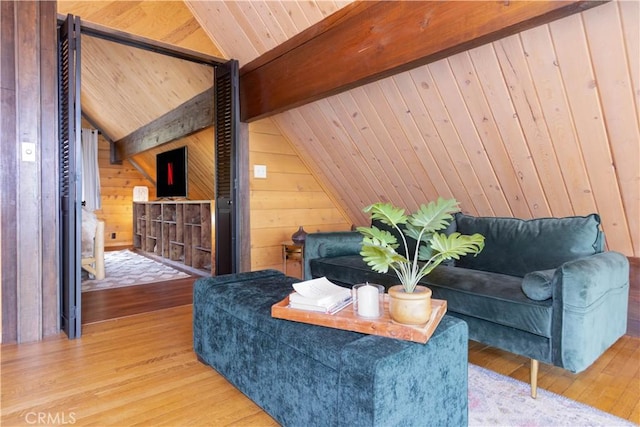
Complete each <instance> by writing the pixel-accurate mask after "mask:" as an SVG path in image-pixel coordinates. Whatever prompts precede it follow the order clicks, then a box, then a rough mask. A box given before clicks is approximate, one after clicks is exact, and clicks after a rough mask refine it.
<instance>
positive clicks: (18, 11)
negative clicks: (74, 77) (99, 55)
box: [0, 2, 59, 343]
mask: <svg viewBox="0 0 640 427" xmlns="http://www.w3.org/2000/svg"><path fill="white" fill-rule="evenodd" d="M55 14H56V7H55V3H52V2H42V3H41V2H3V3H2V5H1V6H0V22H1V23H2V25H1V26H2V29H1V30H0V31H1V33H2V37H1V42H0V50H1V53H2V61H1V62H0V90H1V95H0V103H1V104H2V119H1V121H0V129H1V133H2V174H3V176H2V180H1V183H2V187H3V188H2V189H1V191H0V192H1V193H2V211H1V212H2V214H1V216H2V221H0V223H1V231H0V235H1V236H2V250H1V253H0V259H1V263H2V265H1V267H0V272H2V273H1V277H2V294H1V302H2V318H1V320H2V322H1V324H2V342H3V343H5V342H15V341H17V342H29V341H37V340H40V339H42V338H43V337H46V336H50V335H52V334H55V333H57V332H58V327H59V326H58V322H59V317H58V310H57V308H58V303H59V297H58V261H59V259H58V252H59V249H58V238H57V237H58V236H57V222H56V218H57V208H58V204H57V193H58V189H57V178H56V171H57V166H56V165H57V162H56V157H55V154H54V153H57V147H58V141H57V133H56V129H57V120H56V117H57V116H56V110H57V106H56V105H57V79H56V65H55V64H56V58H57V50H56V47H55V45H56V26H55V22H56V21H55ZM23 143H32V144H33V145H34V148H35V160H34V161H27V160H26V159H24V158H22V155H21V149H22V144H23Z"/></svg>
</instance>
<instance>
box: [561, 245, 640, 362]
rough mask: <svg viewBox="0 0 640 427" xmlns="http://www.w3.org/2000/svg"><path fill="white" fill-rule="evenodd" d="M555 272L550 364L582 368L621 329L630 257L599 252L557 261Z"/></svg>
mask: <svg viewBox="0 0 640 427" xmlns="http://www.w3.org/2000/svg"><path fill="white" fill-rule="evenodd" d="M555 276H556V277H555V278H554V282H555V283H554V290H553V305H554V308H553V311H554V315H553V316H554V319H553V323H554V324H553V327H552V329H553V331H552V334H553V336H554V338H553V339H554V344H553V348H554V354H553V358H554V364H557V365H558V366H562V367H564V368H566V369H568V370H570V371H572V372H580V371H582V370H584V369H586V368H587V367H588V366H589V365H591V363H593V362H594V361H595V360H596V359H597V358H598V357H599V356H600V355H601V354H602V353H603V352H604V351H605V350H606V349H607V348H608V347H609V346H610V345H611V344H613V343H614V342H615V341H616V340H617V339H618V338H620V337H621V336H622V335H624V334H625V332H626V329H627V309H628V305H629V260H628V259H627V257H625V256H624V255H623V254H620V253H618V252H613V251H609V252H602V253H598V254H595V255H591V256H588V257H584V258H580V259H577V260H573V261H569V262H566V263H564V264H563V265H562V266H560V267H559V269H558V271H557V272H556V275H555Z"/></svg>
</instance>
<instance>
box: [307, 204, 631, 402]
mask: <svg viewBox="0 0 640 427" xmlns="http://www.w3.org/2000/svg"><path fill="white" fill-rule="evenodd" d="M378 225H380V224H378ZM380 226H382V225H380ZM453 231H458V232H460V233H462V234H473V233H481V234H483V235H484V236H485V247H484V249H483V251H482V252H481V253H480V254H478V255H477V256H475V257H474V256H466V257H463V258H461V259H460V260H459V261H455V263H451V264H448V265H440V266H438V267H437V268H436V269H435V270H434V271H433V272H432V273H431V274H429V275H428V276H426V277H425V278H424V279H423V280H422V284H424V285H426V286H428V287H429V288H431V290H432V291H433V297H434V298H437V299H444V300H447V305H448V313H449V314H451V315H453V316H456V317H458V318H460V319H462V320H464V321H465V322H467V324H468V326H469V337H470V339H472V340H475V341H479V342H482V343H485V344H487V345H490V346H493V347H497V348H500V349H503V350H506V351H509V352H512V353H516V354H519V355H522V356H526V357H528V358H530V359H531V392H532V396H533V397H535V396H536V385H537V383H536V378H537V370H538V361H542V362H544V363H549V364H552V365H555V366H559V367H562V368H565V369H567V370H569V371H571V372H580V371H582V370H584V369H586V368H587V367H588V366H589V365H591V364H592V363H593V362H594V361H595V360H596V359H597V358H598V357H599V356H600V355H601V354H602V353H603V352H604V351H605V350H606V349H607V348H608V347H609V346H611V345H612V344H613V343H614V342H615V341H616V340H617V339H618V338H620V337H621V336H622V335H624V333H625V332H626V323H627V307H628V297H629V263H628V259H627V258H626V257H625V256H624V255H622V254H620V253H617V252H613V251H604V235H603V233H602V231H601V227H600V217H599V216H598V215H597V214H591V215H588V216H583V217H567V218H542V219H533V220H521V219H516V218H495V217H474V216H469V215H465V214H462V213H458V214H456V216H455V219H454V221H453V222H452V224H451V227H450V228H449V229H448V230H447V232H448V233H450V232H453ZM361 242H362V236H361V235H360V234H359V233H358V232H329V233H312V234H309V235H308V236H307V238H306V242H305V246H304V262H305V268H304V271H305V278H306V279H310V278H312V277H322V276H326V277H327V278H328V279H329V280H331V281H332V282H334V283H337V284H341V285H344V286H351V285H354V284H357V283H363V282H365V281H368V282H372V283H378V284H381V285H384V286H385V287H387V288H388V287H389V286H392V285H394V284H397V277H396V275H395V274H394V272H393V271H390V272H389V273H387V274H379V273H375V272H374V271H372V270H371V268H370V267H369V266H368V265H366V264H365V263H364V262H363V261H362V257H361V256H360V255H359V252H360V246H361ZM411 246H412V245H410V249H409V251H410V252H411V251H412V250H413V249H412V248H411ZM413 247H415V241H414V242H413Z"/></svg>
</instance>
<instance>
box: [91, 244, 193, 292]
mask: <svg viewBox="0 0 640 427" xmlns="http://www.w3.org/2000/svg"><path fill="white" fill-rule="evenodd" d="M104 267H105V278H104V279H103V280H93V279H87V278H83V280H82V292H91V291H98V290H101V289H110V288H121V287H124V286H135V285H144V284H146V283H155V282H164V281H166V280H175V279H182V278H185V277H189V274H187V273H183V272H182V271H178V270H176V269H174V268H171V267H169V266H168V265H164V264H162V263H159V262H156V261H154V260H152V259H151V258H147V257H145V256H142V255H138V254H136V253H135V252H132V251H130V250H128V249H126V250H123V251H110V252H105V253H104Z"/></svg>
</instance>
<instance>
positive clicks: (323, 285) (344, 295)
mask: <svg viewBox="0 0 640 427" xmlns="http://www.w3.org/2000/svg"><path fill="white" fill-rule="evenodd" d="M293 289H295V292H293V293H291V295H289V306H290V307H291V308H298V309H301V310H311V311H319V312H334V313H335V312H337V311H339V310H340V309H342V308H344V307H345V306H347V305H348V304H349V303H350V302H351V290H350V289H347V288H343V287H342V286H338V285H336V284H335V283H331V282H330V281H329V280H328V279H327V278H326V277H320V278H317V279H311V280H306V281H304V282H299V283H294V284H293Z"/></svg>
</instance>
